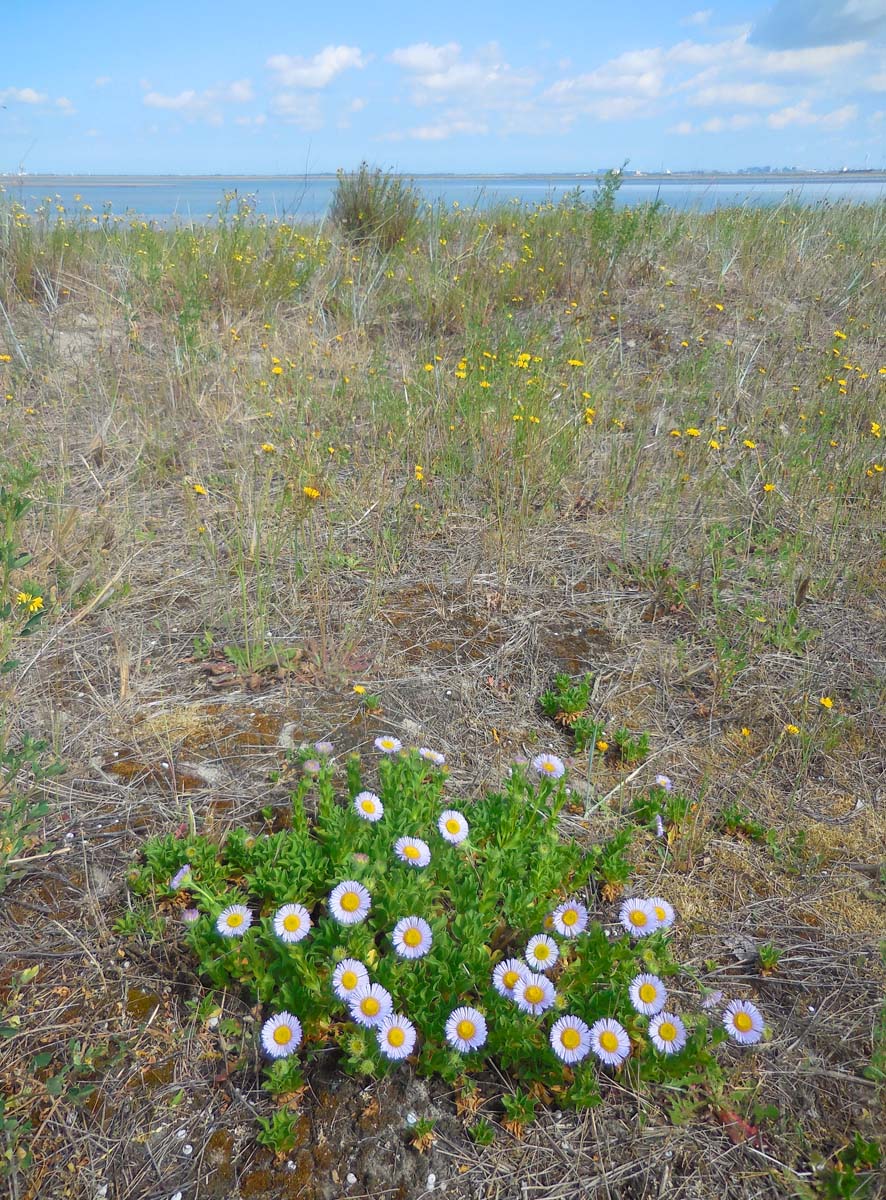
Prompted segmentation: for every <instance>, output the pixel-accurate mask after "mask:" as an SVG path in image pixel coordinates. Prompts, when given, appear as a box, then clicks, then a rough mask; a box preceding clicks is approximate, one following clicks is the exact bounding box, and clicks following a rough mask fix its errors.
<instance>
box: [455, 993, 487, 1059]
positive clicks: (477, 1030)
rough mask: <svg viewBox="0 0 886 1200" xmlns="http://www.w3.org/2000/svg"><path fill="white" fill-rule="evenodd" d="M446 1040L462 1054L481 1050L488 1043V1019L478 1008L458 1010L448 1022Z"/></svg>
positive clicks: (466, 1007) (464, 1007)
mask: <svg viewBox="0 0 886 1200" xmlns="http://www.w3.org/2000/svg"><path fill="white" fill-rule="evenodd" d="M446 1040H447V1042H448V1043H449V1045H450V1046H452V1047H453V1048H454V1049H455V1050H460V1051H461V1053H462V1054H469V1053H470V1052H471V1051H472V1050H479V1048H480V1047H481V1046H482V1045H483V1043H484V1042H485V1041H486V1018H485V1017H484V1016H483V1014H482V1013H481V1012H478V1011H477V1009H476V1008H470V1007H468V1006H467V1005H465V1006H463V1007H461V1008H456V1009H455V1010H454V1011H453V1012H451V1013H450V1014H449V1018H448V1020H447V1022H446Z"/></svg>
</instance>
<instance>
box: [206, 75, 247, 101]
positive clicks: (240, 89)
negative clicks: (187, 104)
mask: <svg viewBox="0 0 886 1200" xmlns="http://www.w3.org/2000/svg"><path fill="white" fill-rule="evenodd" d="M206 96H207V98H208V99H210V100H221V101H228V102H230V103H231V104H245V103H246V102H247V101H248V100H252V99H253V98H254V92H253V90H252V83H251V81H250V80H248V79H235V80H234V82H233V83H228V84H226V85H225V86H224V87H221V88H210V89H209V91H208V92H206Z"/></svg>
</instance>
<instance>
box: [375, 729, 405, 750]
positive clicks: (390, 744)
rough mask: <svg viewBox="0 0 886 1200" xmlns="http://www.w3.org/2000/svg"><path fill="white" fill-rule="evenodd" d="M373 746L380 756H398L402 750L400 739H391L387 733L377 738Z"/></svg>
mask: <svg viewBox="0 0 886 1200" xmlns="http://www.w3.org/2000/svg"><path fill="white" fill-rule="evenodd" d="M373 745H374V746H375V748H376V750H380V751H381V753H382V754H398V753H399V752H400V751H401V750H402V749H403V743H402V742H401V741H400V739H399V738H395V737H391V735H390V734H389V733H386V734H383V735H382V737H377V738H376V739H375V741H374V742H373Z"/></svg>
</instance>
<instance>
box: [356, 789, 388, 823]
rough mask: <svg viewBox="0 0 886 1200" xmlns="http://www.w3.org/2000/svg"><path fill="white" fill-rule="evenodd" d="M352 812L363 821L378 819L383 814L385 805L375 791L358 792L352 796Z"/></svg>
mask: <svg viewBox="0 0 886 1200" xmlns="http://www.w3.org/2000/svg"><path fill="white" fill-rule="evenodd" d="M354 812H355V813H356V814H357V816H358V817H360V818H361V819H362V820H364V821H380V820H381V819H382V817H383V816H384V815H385V806H384V805H383V804H382V802H381V800H379V798H378V796H376V794H375V792H358V793H357V795H356V796H355V797H354Z"/></svg>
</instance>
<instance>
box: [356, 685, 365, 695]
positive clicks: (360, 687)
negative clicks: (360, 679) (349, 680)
mask: <svg viewBox="0 0 886 1200" xmlns="http://www.w3.org/2000/svg"><path fill="white" fill-rule="evenodd" d="M354 691H355V692H356V693H357V695H358V696H365V695H366V688H365V687H364V686H363V684H362V683H355V684H354Z"/></svg>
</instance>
